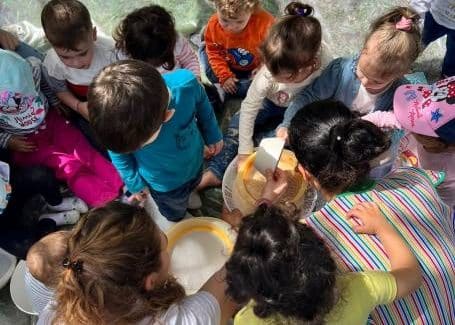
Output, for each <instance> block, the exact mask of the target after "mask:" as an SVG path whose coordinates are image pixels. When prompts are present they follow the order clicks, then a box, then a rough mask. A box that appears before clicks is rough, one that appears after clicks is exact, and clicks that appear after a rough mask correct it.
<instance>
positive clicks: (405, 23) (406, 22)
mask: <svg viewBox="0 0 455 325" xmlns="http://www.w3.org/2000/svg"><path fill="white" fill-rule="evenodd" d="M395 27H396V29H399V30H404V31H409V30H411V27H412V19H409V18H406V17H404V16H403V17H401V19H400V21H399V22H398V23H396V24H395Z"/></svg>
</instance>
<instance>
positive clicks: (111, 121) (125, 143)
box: [87, 60, 173, 153]
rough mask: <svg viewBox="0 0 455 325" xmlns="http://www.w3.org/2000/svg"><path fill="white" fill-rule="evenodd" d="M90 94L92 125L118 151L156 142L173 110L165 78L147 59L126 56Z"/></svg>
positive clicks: (100, 77)
mask: <svg viewBox="0 0 455 325" xmlns="http://www.w3.org/2000/svg"><path fill="white" fill-rule="evenodd" d="M87 97H88V108H89V117H90V125H91V126H92V128H93V130H94V131H95V134H96V135H97V137H98V138H99V139H100V141H101V143H103V144H104V145H105V146H106V148H108V149H109V150H112V151H114V152H121V153H125V152H132V151H135V150H137V149H139V148H140V147H141V146H144V145H146V144H149V143H151V142H153V141H154V140H155V139H156V138H157V137H158V135H159V131H160V129H161V126H162V124H163V123H164V122H166V121H167V120H169V119H170V118H171V117H172V113H173V111H172V110H168V104H169V92H168V90H167V87H166V84H165V83H164V80H163V78H162V77H161V75H160V73H159V72H158V71H157V70H156V69H155V68H154V67H153V66H152V65H151V64H149V63H146V62H144V61H137V60H124V61H118V62H116V63H113V64H111V65H109V66H107V67H105V68H104V69H103V70H102V71H101V72H100V73H99V74H98V75H97V76H96V77H95V79H94V80H93V82H92V83H91V85H90V87H89V91H88V96H87Z"/></svg>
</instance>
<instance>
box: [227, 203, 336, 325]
mask: <svg viewBox="0 0 455 325" xmlns="http://www.w3.org/2000/svg"><path fill="white" fill-rule="evenodd" d="M296 215H297V213H296V211H295V207H292V206H288V205H287V206H281V207H272V208H268V209H263V208H262V207H261V208H260V209H258V211H257V212H256V213H255V214H254V215H253V216H251V217H247V218H245V219H244V220H243V223H242V225H241V227H240V229H239V233H238V236H237V241H236V243H235V246H234V251H233V253H232V255H231V257H230V258H229V260H228V262H227V263H226V271H227V274H226V282H227V285H228V288H227V293H228V294H229V295H230V296H231V297H232V298H233V299H234V300H235V301H236V302H237V303H240V304H245V303H247V302H248V301H250V300H253V301H254V304H255V307H254V313H255V314H256V315H257V316H258V317H261V318H265V317H269V316H272V315H277V314H280V315H282V316H284V317H286V318H292V319H295V320H297V322H298V323H301V322H302V321H306V322H310V323H313V322H314V323H318V324H319V323H320V322H321V321H322V320H323V319H324V316H325V315H326V314H327V313H328V312H329V311H330V310H331V309H332V307H333V306H334V305H335V303H336V301H337V293H336V290H335V284H336V273H337V268H336V264H335V261H334V260H333V258H332V257H331V255H330V252H329V249H328V248H327V247H326V246H325V244H324V242H323V240H322V239H321V238H319V237H318V236H317V235H316V234H315V233H314V231H313V230H311V228H309V227H308V226H306V225H304V224H302V223H300V222H298V221H297V220H295V221H294V220H293V219H295V217H296ZM318 320H319V322H318Z"/></svg>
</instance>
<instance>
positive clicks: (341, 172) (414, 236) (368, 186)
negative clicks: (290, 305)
mask: <svg viewBox="0 0 455 325" xmlns="http://www.w3.org/2000/svg"><path fill="white" fill-rule="evenodd" d="M289 130H290V132H289V140H290V146H291V149H292V150H293V151H294V153H295V155H296V157H297V160H298V161H299V166H298V168H299V170H300V171H301V173H302V175H303V177H304V178H305V179H306V181H307V182H308V183H309V184H310V185H311V186H313V187H315V188H317V189H319V190H320V192H321V193H322V195H323V196H324V197H325V199H326V201H327V203H326V204H325V205H324V206H323V207H322V208H321V209H320V210H319V211H316V212H314V213H313V214H312V215H310V216H309V217H308V218H306V219H305V221H306V223H307V225H308V226H310V227H311V228H313V229H314V230H315V231H316V232H317V233H318V235H320V236H322V237H323V238H324V239H325V240H326V243H327V245H328V246H329V247H330V249H331V251H332V253H333V255H334V256H335V257H336V259H337V261H338V263H337V264H338V266H339V267H340V270H341V271H343V272H354V271H367V270H384V271H385V270H388V269H389V261H388V258H387V254H386V252H387V253H388V252H389V250H388V249H386V252H385V251H384V247H383V245H381V243H380V242H379V241H378V239H377V238H375V237H370V236H357V235H356V234H355V232H354V231H355V230H357V229H358V226H355V227H354V231H353V229H352V227H351V226H350V225H349V223H348V221H347V219H346V215H347V214H348V211H349V210H350V209H352V207H353V206H355V205H356V204H358V203H359V202H375V203H376V204H378V205H379V206H380V209H381V211H382V213H383V214H384V216H385V217H386V218H387V220H388V222H390V223H391V224H392V225H393V228H395V229H396V230H397V231H398V232H399V233H400V235H401V237H403V238H404V239H405V240H406V242H407V244H408V246H409V247H410V248H411V250H412V251H413V253H414V254H415V256H416V257H417V259H418V261H419V264H420V265H421V267H422V273H423V282H422V286H421V287H420V288H419V290H418V291H417V292H416V293H414V294H412V295H410V296H409V297H406V298H403V299H400V300H399V302H396V303H393V304H390V305H387V306H381V307H378V309H376V310H375V311H374V312H372V313H371V318H372V320H373V322H374V323H375V324H396V323H400V324H426V323H437V324H451V323H453V315H454V313H455V308H454V306H453V303H452V302H453V300H454V299H455V291H453V290H451V289H449V290H447V289H448V288H452V287H453V285H452V282H453V281H452V279H453V265H454V263H455V254H454V247H455V246H454V242H455V238H454V233H455V232H454V228H453V226H454V225H453V222H452V221H453V220H452V216H451V209H450V208H449V207H448V206H447V205H446V204H444V203H443V202H442V200H441V199H440V198H439V196H438V194H437V192H436V188H437V186H438V184H440V183H441V181H442V180H443V176H442V173H434V172H427V171H424V170H420V169H417V168H398V169H396V170H395V171H393V172H392V173H390V174H389V175H387V176H386V177H384V178H382V179H381V180H378V181H372V180H371V179H369V178H368V174H369V171H370V169H371V166H370V160H371V159H372V158H374V157H375V156H377V155H380V154H381V153H382V152H383V151H384V150H387V147H388V145H390V141H389V140H388V139H387V136H386V135H385V133H384V132H383V131H381V129H379V128H378V127H377V126H375V125H374V124H372V123H371V122H367V121H363V120H361V119H358V118H356V117H355V114H354V113H353V112H352V111H351V110H350V109H349V108H347V107H346V106H344V105H343V104H341V103H339V102H332V101H321V102H315V103H312V104H309V105H307V106H305V107H303V108H302V109H301V110H299V112H298V113H297V114H296V115H295V117H294V118H293V120H292V122H291V126H290V129H289ZM348 215H349V214H348ZM355 217H356V218H360V219H361V220H360V222H355V224H362V223H365V222H367V221H366V220H365V218H362V216H361V214H360V213H359V214H358V215H355ZM379 237H380V239H381V241H383V240H384V237H383V235H381V234H379ZM383 244H384V243H383ZM398 284H399V282H398ZM398 290H399V289H398ZM424 302H425V303H424ZM353 314H355V313H353ZM348 324H352V322H348Z"/></svg>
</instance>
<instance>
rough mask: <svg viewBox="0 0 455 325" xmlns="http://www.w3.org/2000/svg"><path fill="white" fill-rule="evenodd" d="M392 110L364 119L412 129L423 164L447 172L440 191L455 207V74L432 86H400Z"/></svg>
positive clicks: (444, 198)
mask: <svg viewBox="0 0 455 325" xmlns="http://www.w3.org/2000/svg"><path fill="white" fill-rule="evenodd" d="M393 110H394V112H373V113H371V114H368V115H365V116H364V117H363V118H364V119H366V120H368V121H371V122H373V123H374V124H376V125H378V126H379V127H397V128H404V129H405V130H406V131H408V132H412V133H413V135H414V138H415V139H416V140H417V154H418V160H419V164H420V166H421V167H422V168H425V169H430V170H436V171H444V172H445V173H446V175H445V179H444V182H442V183H441V184H440V185H439V186H438V193H439V195H440V196H441V198H442V199H443V200H444V202H446V203H447V204H448V205H449V206H450V207H452V208H454V209H455V164H454V161H455V77H451V78H448V79H445V80H440V81H438V82H436V83H435V84H433V85H406V86H401V87H399V88H398V89H397V91H396V92H395V97H394V105H393Z"/></svg>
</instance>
